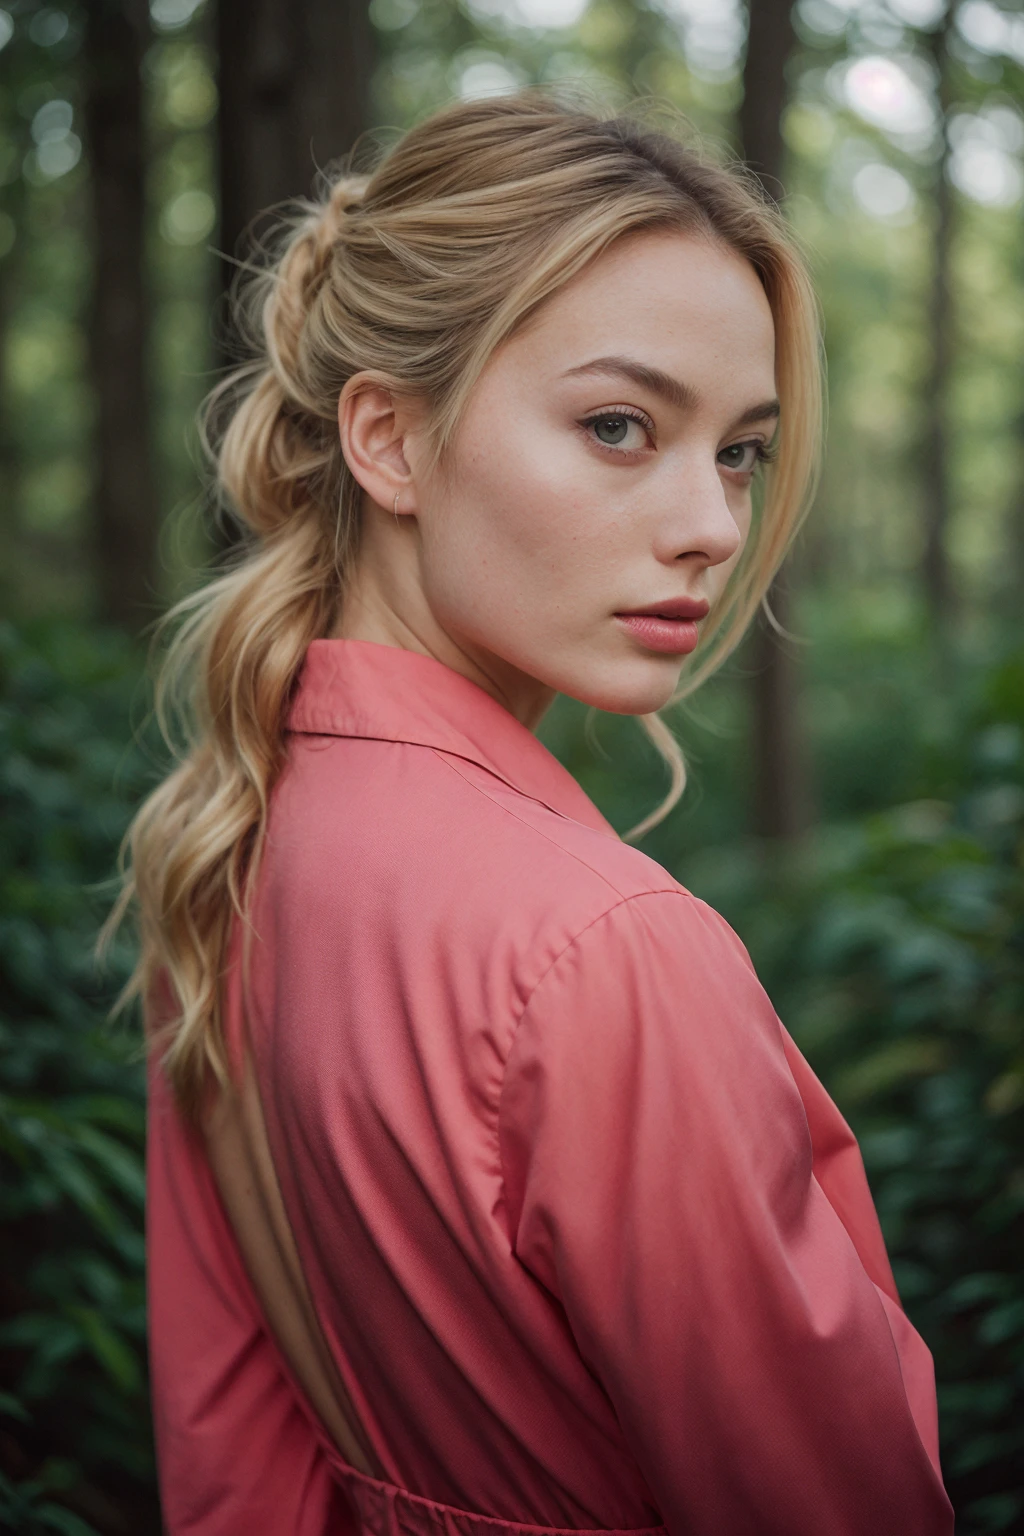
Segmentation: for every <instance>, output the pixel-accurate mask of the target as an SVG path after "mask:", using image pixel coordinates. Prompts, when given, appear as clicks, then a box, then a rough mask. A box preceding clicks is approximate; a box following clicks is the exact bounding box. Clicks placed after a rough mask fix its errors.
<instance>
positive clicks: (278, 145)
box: [217, 0, 373, 289]
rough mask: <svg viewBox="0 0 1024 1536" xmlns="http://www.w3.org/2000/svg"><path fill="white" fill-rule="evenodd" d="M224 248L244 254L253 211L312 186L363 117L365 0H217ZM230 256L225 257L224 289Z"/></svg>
mask: <svg viewBox="0 0 1024 1536" xmlns="http://www.w3.org/2000/svg"><path fill="white" fill-rule="evenodd" d="M217 53H218V59H219V63H218V71H219V80H218V84H219V89H220V116H219V119H218V122H219V155H220V249H221V251H222V252H223V253H224V256H225V257H226V258H231V257H237V256H239V255H240V254H244V253H243V251H242V241H243V236H244V234H245V232H246V230H247V229H248V227H249V226H250V224H251V223H252V221H253V220H254V219H255V218H256V217H257V216H258V215H259V214H261V213H262V212H263V211H264V210H265V209H267V208H269V207H271V206H272V205H273V204H275V203H281V202H284V201H285V200H287V199H289V198H294V197H299V196H303V195H306V194H308V193H309V191H310V189H311V186H312V183H313V180H314V177H315V174H316V171H317V169H318V168H322V167H323V166H325V165H327V164H328V163H329V162H330V161H332V160H336V159H337V158H338V157H339V156H342V155H346V154H348V152H349V151H350V150H351V149H352V147H353V145H354V143H355V141H356V139H357V138H358V137H359V135H360V134H361V133H362V132H363V131H364V130H365V129H366V127H367V126H368V121H369V86H370V76H371V73H372V65H373V46H372V33H371V28H370V21H369V14H368V8H367V4H366V0H288V3H282V0H218V6H217ZM234 270H235V267H234V263H233V262H231V261H230V260H225V263H224V270H223V273H222V280H223V287H224V288H225V289H226V288H227V287H228V285H229V283H230V280H231V277H232V275H233V273H234Z"/></svg>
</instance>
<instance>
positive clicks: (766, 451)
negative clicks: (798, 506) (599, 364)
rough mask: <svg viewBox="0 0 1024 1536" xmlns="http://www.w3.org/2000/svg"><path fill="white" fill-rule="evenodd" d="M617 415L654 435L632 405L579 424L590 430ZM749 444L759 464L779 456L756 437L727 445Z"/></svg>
mask: <svg viewBox="0 0 1024 1536" xmlns="http://www.w3.org/2000/svg"><path fill="white" fill-rule="evenodd" d="M616 417H621V418H622V419H623V420H625V421H638V422H639V423H640V425H641V426H642V427H643V428H644V429H645V431H647V432H649V433H650V435H651V437H653V436H654V422H653V421H652V420H651V418H650V417H649V416H648V415H647V413H646V412H645V411H640V410H637V408H636V407H635V406H631V405H621V406H615V408H614V409H613V410H609V411H597V412H595V414H594V415H593V416H584V417H583V419H582V420H581V421H580V423H579V425H580V426H581V427H582V428H583V429H584V430H588V429H589V428H590V427H593V426H595V425H596V423H597V422H599V421H609V420H614V419H615V418H616ZM592 441H594V442H597V441H598V440H597V439H596V438H592ZM748 444H750V445H752V446H753V447H754V448H755V449H756V450H757V451H756V455H755V457H756V459H757V463H758V464H772V463H774V462H775V460H776V459H777V458H778V456H779V450H778V448H770V447H769V446H768V444H767V443H762V442H761V441H759V440H758V439H756V438H748V439H747V441H746V442H745V443H727V444H726V447H727V448H745V447H747V445H748ZM598 446H599V447H601V448H603V449H605V451H606V452H608V453H615V452H616V451H617V450H616V449H615V448H612V447H610V446H609V444H607V443H598Z"/></svg>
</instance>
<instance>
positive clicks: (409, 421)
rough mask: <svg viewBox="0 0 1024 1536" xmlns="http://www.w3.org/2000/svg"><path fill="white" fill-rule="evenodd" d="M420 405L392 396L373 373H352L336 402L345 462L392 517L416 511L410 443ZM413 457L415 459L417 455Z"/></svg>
mask: <svg viewBox="0 0 1024 1536" xmlns="http://www.w3.org/2000/svg"><path fill="white" fill-rule="evenodd" d="M422 415H423V412H422V407H421V406H419V405H418V404H417V403H416V402H414V401H412V400H410V399H408V398H407V397H403V396H401V395H396V394H394V393H393V392H392V391H391V390H390V389H389V388H388V387H387V385H386V384H384V383H383V382H382V381H381V380H380V379H379V378H377V377H376V376H375V375H374V374H371V373H357V374H354V375H353V377H352V378H351V379H349V381H348V383H347V384H346V385H345V388H344V389H343V390H342V392H341V398H340V399H339V401H338V431H339V433H340V435H341V451H342V453H343V454H344V455H345V462H346V464H347V465H348V467H349V469H350V470H351V471H352V473H353V475H354V476H355V478H356V480H357V481H358V482H359V484H360V485H361V486H362V488H363V490H364V491H365V492H366V493H367V495H368V496H369V497H370V499H371V500H372V501H374V502H376V504H377V506H378V507H380V508H381V509H382V510H383V511H386V512H387V513H388V514H389V515H390V514H391V513H392V512H393V511H394V509H395V498H396V496H397V497H398V511H399V512H401V513H405V514H408V513H415V512H416V511H418V506H417V502H416V487H415V483H414V479H413V473H412V470H411V469H410V467H409V461H408V459H407V457H406V451H405V450H406V440H407V438H408V437H410V436H411V435H412V434H413V433H414V432H415V430H416V428H417V427H418V426H419V425H420V424H421V421H422ZM413 457H415V455H413Z"/></svg>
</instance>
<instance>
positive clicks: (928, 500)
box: [921, 5, 955, 643]
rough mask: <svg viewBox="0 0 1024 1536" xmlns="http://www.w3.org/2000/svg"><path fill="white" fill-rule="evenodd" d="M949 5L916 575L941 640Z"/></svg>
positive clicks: (942, 34)
mask: <svg viewBox="0 0 1024 1536" xmlns="http://www.w3.org/2000/svg"><path fill="white" fill-rule="evenodd" d="M953 9H954V8H953V6H952V5H951V6H950V7H949V9H948V10H947V12H946V16H945V18H944V20H943V22H942V25H941V26H940V27H938V28H937V29H936V30H935V32H933V33H932V57H933V59H934V62H935V70H936V76H937V78H938V107H939V125H940V132H941V134H942V153H941V155H940V157H939V163H938V165H937V167H936V172H935V237H934V241H933V246H932V272H931V292H930V294H929V303H928V318H929V325H930V330H931V342H932V350H931V359H930V367H929V372H928V377H927V379H926V381H925V410H926V413H927V415H926V422H925V430H924V443H923V449H924V460H923V463H922V474H921V483H922V488H923V491H924V557H923V560H922V563H921V575H922V580H923V585H924V596H925V602H926V604H927V609H928V616H929V619H930V621H931V626H932V631H933V634H934V635H935V637H936V639H937V640H938V641H939V642H940V643H941V642H944V641H945V640H947V639H948V637H949V635H950V632H951V629H952V619H953V604H954V601H955V593H954V584H953V577H952V571H951V569H950V561H949V545H948V539H949V521H950V512H951V495H950V473H949V457H950V455H949V384H950V373H951V370H952V362H953V312H952V288H951V282H950V253H951V247H952V237H953V189H952V187H951V186H950V182H949V174H948V172H949V134H948V116H949V53H948V49H947V41H948V37H949V31H950V28H951V26H952V23H953Z"/></svg>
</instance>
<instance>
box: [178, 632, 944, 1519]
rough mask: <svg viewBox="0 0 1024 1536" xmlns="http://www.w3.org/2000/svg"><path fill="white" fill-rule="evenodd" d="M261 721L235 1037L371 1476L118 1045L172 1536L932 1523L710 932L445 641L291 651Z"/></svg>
mask: <svg viewBox="0 0 1024 1536" xmlns="http://www.w3.org/2000/svg"><path fill="white" fill-rule="evenodd" d="M289 724H290V730H291V732H292V734H291V736H290V740H289V759H288V764H287V767H286V769H285V771H284V773H283V775H282V777H281V779H280V780H279V782H278V784H277V786H276V789H275V791H274V795H273V800H272V805H271V814H270V823H269V841H268V845H267V849H266V854H265V857H264V861H263V864H262V867H261V873H260V878H259V883H258V892H257V899H256V907H255V929H256V935H257V937H256V939H255V940H254V942H253V949H252V958H251V996H249V997H248V999H247V1006H246V1010H245V1025H246V1031H247V1035H248V1049H249V1050H250V1051H251V1058H252V1062H253V1065H254V1069H255V1074H256V1079H257V1081H258V1089H259V1096H260V1100H261V1102H262V1107H263V1114H264V1116H265V1124H266V1134H267V1138H268V1142H269V1147H270V1151H271V1153H272V1160H273V1165H274V1167H275V1169H276V1174H277V1178H278V1180H279V1185H280V1191H281V1196H282V1198H283V1204H284V1209H285V1211H286V1213H287V1220H288V1222H289V1224H290V1227H291V1231H292V1233H293V1235H294V1242H295V1245H296V1249H297V1252H298V1255H299V1258H300V1260H301V1266H302V1271H303V1272H304V1276H305V1281H306V1284H307V1285H308V1292H309V1296H310V1297H311V1299H312V1303H313V1307H314V1308H315V1313H316V1317H317V1319H318V1321H319V1326H320V1328H321V1330H322V1335H323V1338H324V1339H325V1340H326V1342H327V1346H328V1348H329V1351H330V1356H331V1359H332V1369H333V1368H334V1367H336V1369H337V1372H338V1374H339V1376H340V1379H341V1380H342V1382H343V1383H344V1388H345V1389H346V1391H347V1394H348V1398H349V1400H350V1402H351V1404H352V1405H353V1407H354V1409H355V1411H356V1413H357V1415H358V1419H359V1421H360V1424H361V1426H362V1431H363V1434H364V1435H365V1439H366V1442H367V1443H368V1445H369V1447H370V1449H371V1456H372V1462H373V1465H374V1466H375V1468H376V1469H377V1472H378V1473H379V1475H369V1474H367V1473H366V1472H362V1471H359V1470H358V1469H357V1468H356V1467H354V1466H353V1465H351V1463H350V1462H348V1461H346V1460H345V1458H344V1457H343V1456H342V1455H341V1454H340V1452H339V1451H338V1449H337V1445H336V1443H335V1442H332V1440H331V1438H330V1437H329V1436H328V1434H327V1432H326V1430H325V1429H324V1427H323V1424H322V1421H321V1420H320V1419H319V1418H318V1416H317V1414H316V1413H315V1412H314V1411H313V1410H312V1408H311V1406H310V1404H309V1401H308V1399H307V1397H306V1395H305V1394H304V1393H303V1391H302V1390H301V1389H300V1388H299V1386H298V1383H297V1380H296V1378H295V1376H294V1375H293V1373H292V1371H291V1369H290V1367H289V1366H288V1364H286V1360H285V1355H284V1353H283V1352H282V1350H281V1349H280V1348H279V1345H278V1343H277V1342H275V1338H274V1337H273V1336H272V1335H271V1332H270V1329H269V1328H268V1326H267V1324H266V1322H265V1320H264V1315H263V1312H262V1311H261V1307H260V1305H259V1303H258V1302H257V1300H256V1293H255V1291H254V1289H253V1286H252V1284H251V1283H250V1280H249V1277H248V1275H247V1272H246V1268H245V1265H244V1264H243V1261H242V1258H241V1254H240V1249H239V1246H238V1244H237V1242H236V1239H235V1235H234V1232H235V1229H234V1228H233V1227H232V1225H231V1223H230V1221H229V1220H228V1218H227V1214H226V1210H225V1206H224V1204H223V1203H222V1201H221V1199H220V1197H219V1193H218V1186H217V1185H216V1184H215V1182H214V1180H213V1176H212V1173H211V1168H210V1165H209V1162H208V1160H207V1158H206V1156H205V1155H204V1144H203V1143H202V1142H201V1141H200V1139H199V1138H198V1137H197V1136H196V1135H195V1134H193V1133H191V1132H189V1131H188V1130H187V1129H186V1128H185V1127H184V1125H183V1123H182V1122H181V1120H180V1118H179V1116H178V1114H177V1113H176V1111H175V1109H174V1107H173V1105H172V1103H171V1100H170V1097H169V1093H168V1090H167V1087H166V1083H165V1080H164V1077H163V1074H162V1072H161V1071H160V1070H159V1069H158V1068H156V1067H154V1068H153V1069H152V1075H151V1108H150V1133H149V1153H148V1180H149V1217H148V1222H149V1229H148V1243H149V1266H150V1267H149V1277H150V1278H149V1286H150V1307H151V1355H152V1369H153V1395H154V1408H155V1418H156V1431H157V1445H158V1454H159V1467H160V1481H161V1489H162V1496H163V1502H164V1510H165V1518H166V1522H167V1529H168V1531H169V1532H170V1533H171V1536H186V1533H187V1536H329V1533H355V1532H358V1531H360V1530H365V1531H369V1532H373V1533H375V1536H398V1533H399V1532H400V1531H403V1532H409V1533H411V1536H428V1533H429V1536H514V1533H515V1532H520V1533H524V1536H525V1533H528V1532H547V1533H551V1532H552V1531H558V1532H562V1531H574V1532H578V1531H580V1530H591V1531H593V1530H598V1529H600V1530H602V1531H616V1532H632V1533H636V1532H638V1531H660V1532H665V1531H668V1532H671V1533H672V1536H745V1533H751V1536H948V1533H950V1532H951V1531H952V1529H953V1522H952V1512H951V1510H950V1506H949V1503H948V1501H947V1499H946V1496H945V1493H944V1491H943V1488H942V1483H941V1479H940V1475H939V1467H938V1453H937V1432H936V1409H935V1390H934V1380H933V1371H932V1362H931V1357H930V1355H929V1353H928V1350H927V1348H926V1347H925V1345H924V1343H923V1342H922V1340H921V1339H920V1337H919V1336H918V1334H917V1333H916V1332H915V1331H914V1329H913V1328H912V1327H911V1325H910V1323H909V1322H908V1321H907V1319H906V1317H905V1316H904V1313H903V1311H902V1309H901V1307H900V1304H899V1300H898V1298H897V1295H896V1290H895V1287H894V1284H893V1279H892V1274H891V1271H890V1268H889V1264H888V1262H887V1259H886V1255H885V1249H884V1246H883V1242H882V1237H881V1233H880V1230H879V1226H878V1222H877V1219H876V1216H875V1211H874V1207H873V1205H872V1202H871V1197H870V1195H869V1192H868V1188H867V1184H866V1181H865V1178H864V1174H863V1168H862V1165H861V1160H860V1155H859V1152H858V1150H857V1146H856V1143H855V1141H854V1139H853V1137H852V1135H851V1133H850V1131H849V1129H848V1128H847V1126H846V1124H845V1122H844V1121H843V1119H842V1118H841V1116H840V1115H839V1113H838V1111H837V1110H836V1108H835V1107H834V1105H833V1104H832V1102H831V1100H830V1099H829V1098H828V1096H827V1095H826V1093H825V1091H824V1089H823V1088H822V1087H821V1085H820V1084H819V1083H818V1081H817V1079H816V1078H815V1076H814V1074H813V1073H812V1072H811V1070H810V1068H809V1067H808V1065H807V1064H806V1062H805V1061H804V1059H803V1057H802V1056H801V1055H800V1052H799V1051H798V1050H797V1049H796V1047H795V1045H794V1044H793V1042H792V1040H791V1039H790V1038H789V1036H788V1035H787V1033H786V1031H785V1030H784V1029H783V1027H782V1025H781V1024H780V1022H779V1020H778V1019H777V1017H776V1015H775V1013H774V1012H773V1010H772V1007H771V1005H770V1003H769V1001H768V998H767V997H766V995H765V993H764V991H763V990H762V988H761V986H760V985H759V984H758V981H757V979H756V977H755V975H754V972H753V970H752V968H751V965H750V961H749V959H748V957H747V954H746V951H745V950H744V948H743V946H742V944H741V943H740V942H739V940H738V939H737V938H736V936H735V934H734V933H733V932H732V930H731V929H730V928H729V927H728V925H727V924H726V923H725V922H724V921H723V919H722V918H720V917H719V916H718V915H717V914H716V913H715V912H713V911H711V910H710V909H709V908H708V907H706V906H705V905H704V904H703V903H702V902H700V901H698V900H696V899H695V898H694V897H693V896H691V895H689V894H688V893H687V892H686V891H685V890H683V889H682V887H681V886H679V885H678V884H677V883H676V881H675V880H673V879H672V878H671V877H670V876H669V875H668V874H666V872H665V871H664V869H662V868H661V867H660V866H659V865H658V864H656V863H654V862H653V861H652V860H651V859H649V858H647V857H645V856H644V855H643V854H642V853H640V852H638V851H637V850H636V849H634V848H631V847H629V846H627V845H625V844H624V843H622V842H621V841H620V840H619V839H618V838H617V837H616V835H615V834H614V832H613V831H612V829H611V828H610V827H609V826H608V824H607V823H606V822H605V820H604V819H603V818H602V816H601V815H600V814H599V813H598V811H597V810H596V809H595V807H594V806H593V804H592V803H591V802H590V801H589V800H588V799H587V797H586V795H585V794H584V793H583V791H582V790H581V789H580V788H579V786H578V785H577V784H576V783H575V781H574V780H573V779H572V778H571V776H570V775H569V774H568V773H567V772H566V771H565V770H564V769H563V768H562V767H561V766H560V765H559V764H558V763H557V761H556V760H555V759H554V758H553V757H552V756H551V755H550V754H549V753H548V751H547V750H546V749H545V748H544V747H543V746H542V745H541V743H540V742H539V741H538V740H537V739H536V737H535V736H533V735H532V733H531V732H530V731H529V730H527V729H526V728H525V727H524V726H522V725H520V724H519V723H518V722H517V721H516V720H515V719H514V718H513V717H512V716H511V715H510V714H509V713H507V712H506V711H505V710H504V709H503V708H502V707H501V706H500V705H499V704H497V703H496V702H494V701H493V700H492V699H491V698H490V697H489V696H488V695H487V694H486V693H484V692H483V691H482V690H481V689H480V688H478V687H477V686H476V685H475V684H473V683H471V682H469V681H467V680H466V679H464V678H463V677H461V676H459V675H457V674H456V673H454V672H452V671H450V670H449V669H447V668H446V667H444V666H442V665H441V664H440V663H439V662H436V661H434V660H432V659H429V658H427V657H423V656H420V655H416V654H413V653H410V652H407V651H402V650H398V649H394V648H391V647H386V646H380V645H374V644H370V643H368V642H364V641H353V640H317V641H314V642H313V644H312V645H311V646H310V648H309V653H308V656H307V659H306V664H305V668H304V671H303V675H302V679H301V685H300V688H299V691H298V693H297V696H296V699H295V702H294V705H293V707H292V710H291V714H290V719H289ZM233 956H234V958H233V961H232V964H231V965H230V967H229V970H228V983H227V1013H228V1028H229V1033H231V1032H233V1034H234V1036H235V1037H236V1038H237V1035H238V1031H239V1030H240V1029H241V1022H240V1020H241V1016H242V1015H241V1004H240V991H239V966H238V963H237V957H238V951H237V943H236V945H235V947H234V949H233Z"/></svg>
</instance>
